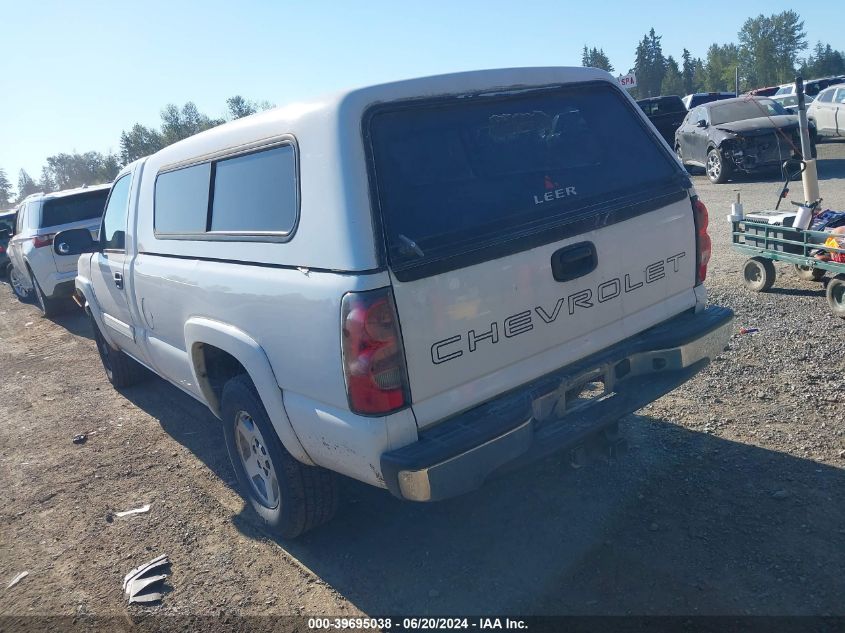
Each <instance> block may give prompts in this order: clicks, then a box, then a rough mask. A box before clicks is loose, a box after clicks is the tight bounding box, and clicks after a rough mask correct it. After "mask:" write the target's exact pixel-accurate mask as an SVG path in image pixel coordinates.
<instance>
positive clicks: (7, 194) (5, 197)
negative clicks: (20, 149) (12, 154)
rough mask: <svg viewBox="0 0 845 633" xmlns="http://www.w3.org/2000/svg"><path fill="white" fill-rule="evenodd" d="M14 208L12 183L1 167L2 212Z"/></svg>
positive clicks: (0, 203) (0, 209)
mask: <svg viewBox="0 0 845 633" xmlns="http://www.w3.org/2000/svg"><path fill="white" fill-rule="evenodd" d="M11 206H12V183H11V182H9V177H8V176H7V175H6V170H5V169H3V168H2V167H0V211H5V210H6V209H8V208H9V207H11Z"/></svg>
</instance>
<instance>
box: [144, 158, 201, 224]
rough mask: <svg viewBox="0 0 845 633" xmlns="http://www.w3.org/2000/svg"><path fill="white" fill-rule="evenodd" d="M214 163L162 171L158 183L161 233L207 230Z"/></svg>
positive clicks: (156, 197) (157, 215)
mask: <svg viewBox="0 0 845 633" xmlns="http://www.w3.org/2000/svg"><path fill="white" fill-rule="evenodd" d="M210 177H211V163H203V164H202V165H194V166H193V167H185V168H184V169H177V170H176V171H168V172H165V173H163V174H159V176H158V178H157V179H156V185H155V230H156V232H157V233H174V234H180V233H181V234H191V233H203V232H205V227H206V222H207V221H208V183H209V179H210Z"/></svg>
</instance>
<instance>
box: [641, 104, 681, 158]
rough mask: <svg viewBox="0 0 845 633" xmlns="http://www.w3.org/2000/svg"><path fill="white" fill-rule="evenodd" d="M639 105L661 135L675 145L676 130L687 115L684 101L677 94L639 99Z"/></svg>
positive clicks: (670, 144)
mask: <svg viewBox="0 0 845 633" xmlns="http://www.w3.org/2000/svg"><path fill="white" fill-rule="evenodd" d="M637 105H638V106H640V108H641V109H642V111H643V112H645V115H646V116H647V117H648V120H649V121H651V122H652V123H653V124H654V127H656V128H657V131H658V132H660V136H662V137H663V138H664V140H665V141H666V142H667V143H668V144H669V146H670V147H671V146H673V145H674V143H675V130H677V129H678V128H679V127H680V126H681V123H683V121H684V117H685V116H686V115H687V109H686V107H685V106H684V102H683V101H681V98H680V97H679V96H677V95H672V96H665V97H649V98H647V99H638V100H637Z"/></svg>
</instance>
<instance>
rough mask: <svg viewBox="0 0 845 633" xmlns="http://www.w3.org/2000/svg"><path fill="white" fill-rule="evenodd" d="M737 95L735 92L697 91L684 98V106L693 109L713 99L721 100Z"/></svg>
mask: <svg viewBox="0 0 845 633" xmlns="http://www.w3.org/2000/svg"><path fill="white" fill-rule="evenodd" d="M735 97H736V93H733V92H696V93H694V94H691V95H687V96H686V97H684V98H683V99H682V101H683V102H684V106H685V107H686V109H687V110H692V109H693V108H696V107H698V106H700V105H703V104H705V103H710V102H711V101H720V100H722V99H733V98H735Z"/></svg>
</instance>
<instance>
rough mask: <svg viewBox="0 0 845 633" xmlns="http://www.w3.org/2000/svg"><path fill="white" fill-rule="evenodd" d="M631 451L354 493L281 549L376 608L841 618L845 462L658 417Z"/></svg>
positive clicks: (641, 426) (635, 425)
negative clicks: (408, 492)
mask: <svg viewBox="0 0 845 633" xmlns="http://www.w3.org/2000/svg"><path fill="white" fill-rule="evenodd" d="M626 426H627V436H628V437H629V440H630V441H631V442H632V444H633V447H632V450H631V451H630V452H629V454H628V455H626V456H623V457H622V458H621V459H620V460H619V461H618V462H616V463H603V462H596V463H594V464H592V465H591V466H588V467H587V468H585V469H581V470H578V471H574V470H572V469H571V467H570V466H569V465H568V463H566V461H565V460H563V459H561V458H552V459H549V460H546V461H545V462H542V463H539V464H536V465H534V466H532V467H530V468H528V469H526V470H524V471H521V472H518V473H513V474H510V475H508V476H505V477H503V478H501V479H498V480H496V481H492V482H489V483H488V485H487V486H486V487H485V488H484V489H482V490H480V491H478V492H476V493H474V494H471V495H467V496H465V497H462V498H459V499H454V500H451V501H447V502H443V503H439V504H436V505H428V506H424V505H412V504H405V503H401V502H399V501H397V500H394V499H392V498H391V497H389V496H387V495H386V494H383V493H381V492H380V491H377V490H372V489H368V488H366V487H363V486H355V485H350V486H347V488H348V490H347V495H348V496H349V497H351V501H352V503H349V504H348V505H347V506H346V507H345V509H344V510H343V511H342V514H341V516H339V517H338V519H337V520H336V521H335V522H334V523H332V524H330V525H327V526H325V527H324V528H322V529H321V530H319V531H316V532H315V533H313V534H311V535H307V536H306V537H304V538H303V539H302V540H301V541H297V542H294V543H287V544H285V545H284V547H285V548H286V549H288V550H289V551H290V552H291V553H293V554H294V555H295V556H296V557H297V558H298V559H299V560H301V561H302V562H303V563H305V564H306V565H307V566H308V567H310V568H311V569H313V570H314V571H315V572H316V573H317V574H318V575H319V576H320V577H321V578H322V579H323V580H325V581H326V582H328V583H329V584H331V585H332V586H333V587H334V588H335V589H336V590H337V591H339V592H340V593H341V594H343V595H344V596H345V597H346V598H347V599H349V600H350V601H351V602H353V603H354V604H355V605H356V606H357V607H358V608H360V609H361V610H362V611H364V612H366V613H374V614H386V613H422V614H454V613H472V614H490V613H514V612H516V613H522V614H584V613H593V614H626V613H634V614H694V613H709V614H726V613H732V614H743V613H753V614H821V613H837V612H838V613H843V612H845V603H843V600H842V599H843V596H845V576H843V574H842V573H841V570H842V569H843V568H845V567H843V566H845V471H843V470H841V469H837V468H831V467H829V466H823V465H820V464H818V463H815V462H813V461H810V460H804V459H798V458H795V457H792V456H790V455H786V454H783V453H777V452H772V451H769V450H764V449H761V448H757V447H754V446H748V445H744V444H738V443H734V442H730V441H726V440H723V439H719V438H717V437H714V436H712V435H708V434H704V433H697V432H692V431H690V430H688V429H685V428H682V427H679V426H676V425H673V424H669V423H666V422H663V421H660V420H655V419H651V418H647V417H639V416H631V417H629V418H628V419H627V424H626Z"/></svg>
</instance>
